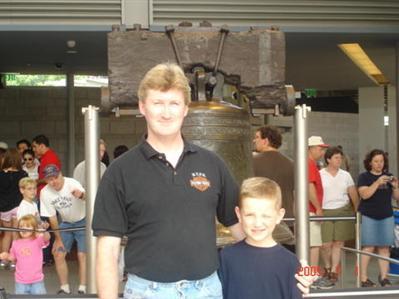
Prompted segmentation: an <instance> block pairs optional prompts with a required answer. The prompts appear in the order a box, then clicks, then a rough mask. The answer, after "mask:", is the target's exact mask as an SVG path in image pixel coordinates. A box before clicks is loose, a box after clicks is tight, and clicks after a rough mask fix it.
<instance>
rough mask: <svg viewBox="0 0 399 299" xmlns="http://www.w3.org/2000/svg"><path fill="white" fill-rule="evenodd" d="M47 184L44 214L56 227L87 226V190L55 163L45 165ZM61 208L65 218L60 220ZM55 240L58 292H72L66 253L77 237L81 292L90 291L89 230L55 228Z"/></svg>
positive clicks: (53, 226) (44, 195)
mask: <svg viewBox="0 0 399 299" xmlns="http://www.w3.org/2000/svg"><path fill="white" fill-rule="evenodd" d="M43 175H44V180H45V182H46V183H47V185H46V186H45V187H44V188H43V189H42V191H41V193H40V201H41V207H40V215H41V216H44V217H49V222H50V226H51V228H52V229H55V230H56V229H58V228H60V229H65V228H75V227H85V225H86V223H85V216H86V202H85V200H84V195H85V190H84V189H83V187H82V185H81V184H80V183H79V182H78V181H76V180H75V179H72V178H68V177H64V176H63V175H62V173H61V171H60V169H59V168H58V166H57V165H55V164H49V165H47V166H46V167H45V168H44V169H43ZM57 212H58V213H59V215H60V217H61V219H62V222H61V223H60V224H58V220H57ZM54 235H55V241H54V245H53V255H54V260H55V265H56V269H57V274H58V278H59V280H60V284H61V289H60V291H59V292H58V294H70V292H71V291H70V288H69V283H68V267H67V264H66V260H65V256H66V254H67V253H68V252H69V251H70V250H71V247H72V244H73V242H74V240H75V241H76V242H77V247H78V263H79V281H80V285H79V289H78V293H79V294H84V293H85V292H86V240H85V230H77V231H69V232H58V231H55V232H54Z"/></svg>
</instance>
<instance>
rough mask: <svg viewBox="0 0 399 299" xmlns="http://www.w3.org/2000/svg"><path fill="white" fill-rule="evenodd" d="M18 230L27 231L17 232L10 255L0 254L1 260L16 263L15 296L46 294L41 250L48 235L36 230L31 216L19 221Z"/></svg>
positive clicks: (36, 227) (46, 242) (36, 225)
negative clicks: (17, 236) (17, 235)
mask: <svg viewBox="0 0 399 299" xmlns="http://www.w3.org/2000/svg"><path fill="white" fill-rule="evenodd" d="M18 228H20V229H27V230H29V231H21V232H19V238H18V239H16V240H14V241H13V243H12V246H11V249H10V253H8V252H3V253H1V254H0V258H1V259H8V260H10V261H16V268H15V294H46V288H45V286H44V274H43V251H42V248H43V247H46V246H47V245H48V244H49V240H50V234H49V233H48V232H45V230H44V229H42V228H41V229H38V223H37V220H36V218H35V217H34V216H33V215H25V216H23V217H22V218H21V219H19V221H18ZM39 230H40V232H39Z"/></svg>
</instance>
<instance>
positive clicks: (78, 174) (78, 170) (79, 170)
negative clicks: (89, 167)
mask: <svg viewBox="0 0 399 299" xmlns="http://www.w3.org/2000/svg"><path fill="white" fill-rule="evenodd" d="M106 170H107V166H106V165H105V164H104V163H103V162H101V161H100V178H101V177H102V176H103V174H104V172H105V171H106ZM73 178H74V179H75V180H77V181H78V182H79V183H81V184H82V186H83V188H86V161H85V160H83V161H81V162H80V163H79V164H78V165H76V167H75V169H74V170H73Z"/></svg>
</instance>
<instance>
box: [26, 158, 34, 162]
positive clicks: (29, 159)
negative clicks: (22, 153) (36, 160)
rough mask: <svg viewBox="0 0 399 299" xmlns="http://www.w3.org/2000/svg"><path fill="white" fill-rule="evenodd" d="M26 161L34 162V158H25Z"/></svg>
mask: <svg viewBox="0 0 399 299" xmlns="http://www.w3.org/2000/svg"><path fill="white" fill-rule="evenodd" d="M24 161H33V158H24Z"/></svg>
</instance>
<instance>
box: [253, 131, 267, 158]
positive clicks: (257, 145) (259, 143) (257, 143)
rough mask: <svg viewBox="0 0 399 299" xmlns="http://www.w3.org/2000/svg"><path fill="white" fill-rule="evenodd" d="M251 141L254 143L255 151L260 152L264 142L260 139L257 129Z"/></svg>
mask: <svg viewBox="0 0 399 299" xmlns="http://www.w3.org/2000/svg"><path fill="white" fill-rule="evenodd" d="M252 142H253V144H254V149H255V151H257V152H258V153H260V152H261V151H262V149H263V146H264V144H265V139H262V136H261V134H260V132H259V131H257V132H256V133H255V137H254V140H253V141H252Z"/></svg>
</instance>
